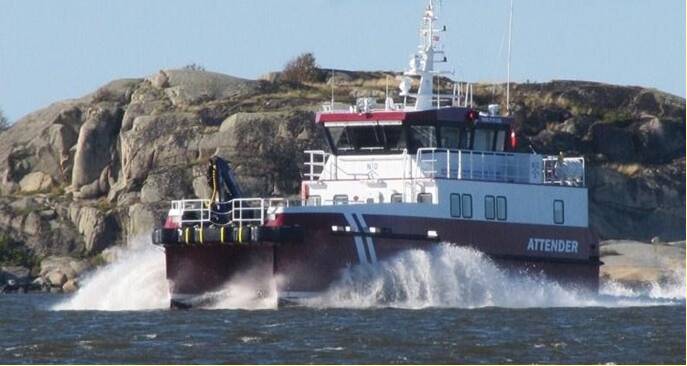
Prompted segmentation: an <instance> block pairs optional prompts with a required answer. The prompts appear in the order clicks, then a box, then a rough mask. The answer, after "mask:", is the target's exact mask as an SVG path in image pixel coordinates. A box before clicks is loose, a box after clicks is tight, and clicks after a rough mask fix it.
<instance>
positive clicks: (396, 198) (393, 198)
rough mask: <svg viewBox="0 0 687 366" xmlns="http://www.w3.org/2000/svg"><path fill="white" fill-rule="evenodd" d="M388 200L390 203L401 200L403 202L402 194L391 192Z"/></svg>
mask: <svg viewBox="0 0 687 366" xmlns="http://www.w3.org/2000/svg"><path fill="white" fill-rule="evenodd" d="M390 202H391V203H401V202H403V195H402V194H400V193H392V194H391V199H390Z"/></svg>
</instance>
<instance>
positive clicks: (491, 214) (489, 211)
mask: <svg viewBox="0 0 687 366" xmlns="http://www.w3.org/2000/svg"><path fill="white" fill-rule="evenodd" d="M495 204H496V200H495V199H494V196H484V218H485V219H487V220H493V219H495V218H496V208H495V207H494V206H495Z"/></svg>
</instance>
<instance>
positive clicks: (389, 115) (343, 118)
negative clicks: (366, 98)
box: [315, 111, 406, 123]
mask: <svg viewBox="0 0 687 366" xmlns="http://www.w3.org/2000/svg"><path fill="white" fill-rule="evenodd" d="M405 117H406V112H397V111H380V112H369V113H350V112H342V113H322V112H319V113H317V117H316V118H315V122H317V123H323V122H354V121H402V120H404V119H405Z"/></svg>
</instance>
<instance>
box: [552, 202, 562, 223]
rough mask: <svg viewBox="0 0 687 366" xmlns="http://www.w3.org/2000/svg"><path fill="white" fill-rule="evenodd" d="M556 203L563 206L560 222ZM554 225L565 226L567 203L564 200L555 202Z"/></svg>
mask: <svg viewBox="0 0 687 366" xmlns="http://www.w3.org/2000/svg"><path fill="white" fill-rule="evenodd" d="M556 203H560V205H561V220H560V222H559V221H557V220H556ZM553 223H554V224H556V225H563V224H565V202H564V201H563V200H553Z"/></svg>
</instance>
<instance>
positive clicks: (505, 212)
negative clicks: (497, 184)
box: [495, 196, 508, 221]
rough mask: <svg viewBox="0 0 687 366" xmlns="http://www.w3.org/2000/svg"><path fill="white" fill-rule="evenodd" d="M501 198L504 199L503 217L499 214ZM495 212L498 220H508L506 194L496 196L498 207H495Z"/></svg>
mask: <svg viewBox="0 0 687 366" xmlns="http://www.w3.org/2000/svg"><path fill="white" fill-rule="evenodd" d="M499 200H502V201H503V217H501V216H500V215H499V207H500V205H499ZM495 212H496V220H499V221H506V220H508V199H507V198H506V196H496V207H495Z"/></svg>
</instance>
